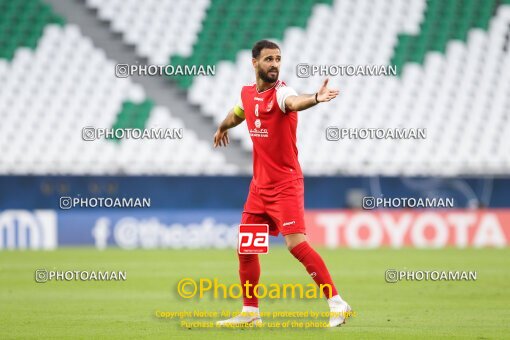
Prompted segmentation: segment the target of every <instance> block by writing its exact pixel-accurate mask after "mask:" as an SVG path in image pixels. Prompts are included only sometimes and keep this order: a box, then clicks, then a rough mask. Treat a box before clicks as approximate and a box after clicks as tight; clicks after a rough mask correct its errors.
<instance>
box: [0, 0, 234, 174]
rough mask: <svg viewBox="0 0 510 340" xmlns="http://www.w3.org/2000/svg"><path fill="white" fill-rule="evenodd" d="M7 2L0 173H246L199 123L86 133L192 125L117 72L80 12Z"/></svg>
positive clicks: (0, 61) (0, 76) (32, 1)
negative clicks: (158, 131) (164, 133)
mask: <svg viewBox="0 0 510 340" xmlns="http://www.w3.org/2000/svg"><path fill="white" fill-rule="evenodd" d="M56 3H57V5H62V4H63V2H56ZM66 4H71V3H70V2H66ZM75 5H76V6H82V8H83V9H84V10H85V6H83V5H80V4H78V3H76V4H75ZM0 8H1V9H2V12H1V16H0V27H2V29H1V30H0V32H1V33H0V42H1V44H2V51H3V54H2V55H3V58H0V83H1V84H2V86H1V87H0V119H1V120H2V121H3V122H4V124H1V125H0V148H1V149H2V150H3V152H2V162H0V173H5V174H123V173H125V174H214V173H235V172H236V171H237V170H236V169H237V168H236V167H235V165H234V164H232V163H228V162H226V161H225V159H224V157H223V156H222V154H221V153H217V152H214V151H213V150H212V147H211V141H210V140H208V141H207V142H206V141H201V140H199V139H198V137H197V135H196V134H195V133H194V132H193V131H191V130H187V131H186V132H187V133H186V134H185V138H184V139H183V140H182V141H179V142H168V141H164V140H150V141H146V142H145V141H144V142H140V141H136V140H135V141H133V140H131V141H130V140H123V141H122V143H109V142H107V141H102V140H99V141H94V142H86V141H83V140H82V132H83V131H82V129H83V128H84V127H87V126H96V127H111V126H116V127H145V126H146V127H149V128H152V127H154V128H156V127H170V128H183V127H184V124H183V123H182V121H181V120H179V119H178V118H175V117H174V116H173V115H172V114H171V113H170V112H169V111H168V109H167V108H166V107H163V106H161V105H159V106H158V105H156V102H153V101H152V100H151V99H149V98H148V97H147V96H146V95H145V91H144V88H143V87H141V86H140V85H138V84H135V83H133V82H132V80H131V79H119V78H116V77H115V76H114V69H115V67H114V66H115V65H114V63H113V62H112V61H111V60H109V59H107V58H106V56H105V53H104V51H103V50H101V49H100V48H97V47H95V46H94V45H93V43H92V41H91V40H90V39H89V38H88V37H87V36H85V35H82V33H81V31H80V29H79V28H78V27H77V26H76V25H74V24H73V23H72V22H71V21H72V20H71V21H70V22H67V20H66V21H65V20H63V19H62V17H60V16H59V15H57V14H55V12H53V11H52V9H51V8H50V7H49V6H47V5H46V4H44V3H42V2H40V1H38V0H29V1H24V2H2V3H1V7H0ZM74 10H76V8H74ZM39 14H42V15H41V17H39ZM18 23H21V24H18ZM32 24H33V25H32ZM27 75H29V76H27ZM191 151H193V152H191Z"/></svg>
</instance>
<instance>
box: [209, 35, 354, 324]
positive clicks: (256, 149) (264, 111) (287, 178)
mask: <svg viewBox="0 0 510 340" xmlns="http://www.w3.org/2000/svg"><path fill="white" fill-rule="evenodd" d="M252 57H253V59H252V64H253V68H254V70H255V76H256V82H255V83H254V84H252V85H247V86H244V87H243V88H242V90H241V97H240V99H239V102H238V103H237V104H236V105H235V106H234V107H233V109H232V110H230V112H229V113H228V115H227V117H226V118H225V120H224V121H223V122H222V123H221V125H220V126H219V128H218V130H217V131H216V133H215V135H214V146H215V147H217V146H227V144H228V143H229V138H228V130H229V129H230V128H233V127H235V126H237V125H239V124H240V123H242V122H243V121H244V120H246V123H247V125H248V131H249V133H250V136H251V139H252V142H253V179H252V181H251V184H250V191H249V194H248V198H247V200H246V203H245V205H244V210H243V214H242V221H241V223H243V224H268V225H269V234H270V235H273V236H277V235H278V234H279V233H281V234H282V235H283V236H284V238H285V243H286V245H287V248H288V249H289V251H290V252H291V253H292V255H293V256H294V257H295V258H296V259H297V260H298V261H300V262H301V263H302V264H303V265H304V266H305V268H306V271H307V272H308V273H309V274H310V276H311V277H312V278H313V280H314V281H315V282H316V283H317V285H319V287H322V288H323V293H324V296H325V297H329V298H328V300H327V302H328V305H329V308H330V312H331V313H330V320H329V325H330V326H331V327H335V326H339V325H341V324H343V323H344V322H345V318H346V317H347V316H348V315H349V312H350V311H351V308H350V306H349V305H348V304H347V303H346V302H345V301H344V300H342V298H341V297H340V296H339V295H338V292H337V290H336V288H335V285H334V283H333V280H332V279H331V276H330V274H329V271H328V269H327V267H326V265H325V264H324V261H323V260H322V258H321V256H320V255H319V254H318V253H317V252H316V251H315V250H314V249H313V248H312V247H311V246H310V244H309V243H308V241H307V239H306V236H305V234H306V229H305V222H304V185H303V174H302V172H301V167H300V165H299V162H298V150H297V147H296V127H297V118H298V117H297V111H302V110H306V109H308V108H310V107H312V106H315V105H317V104H319V103H322V102H328V101H330V100H332V99H334V98H335V97H336V96H337V95H338V92H339V91H338V90H333V89H330V88H328V87H327V85H328V80H327V79H326V80H325V81H324V83H323V84H322V86H321V88H320V89H319V91H318V92H317V93H314V94H302V95H298V94H297V93H296V92H295V91H294V90H293V89H292V88H290V87H288V86H286V85H285V83H284V82H282V81H280V80H278V75H279V70H280V62H281V53H280V48H279V47H278V45H276V44H275V43H273V42H271V41H268V40H261V41H259V42H257V43H256V44H255V46H254V47H253V49H252ZM238 257H239V276H240V279H241V285H243V287H246V286H245V283H246V282H247V281H248V283H249V285H247V287H246V289H244V288H243V310H242V312H241V314H239V315H237V316H235V317H233V318H231V319H228V320H223V321H218V323H217V324H218V325H219V326H233V325H240V324H249V323H253V324H254V325H260V324H261V322H262V321H261V318H260V314H259V308H258V299H257V297H256V296H255V294H254V287H255V286H256V285H257V284H258V282H259V277H260V264H259V258H258V255H257V254H238Z"/></svg>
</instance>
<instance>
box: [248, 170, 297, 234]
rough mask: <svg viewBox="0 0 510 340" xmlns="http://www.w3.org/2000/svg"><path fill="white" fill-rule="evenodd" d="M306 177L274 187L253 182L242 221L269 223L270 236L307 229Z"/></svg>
mask: <svg viewBox="0 0 510 340" xmlns="http://www.w3.org/2000/svg"><path fill="white" fill-rule="evenodd" d="M304 194H305V190H304V183H303V179H302V178H300V179H296V180H292V181H289V182H286V183H283V184H281V185H279V186H276V187H273V188H258V187H256V186H255V184H253V181H252V183H251V184H250V192H249V193H248V198H247V199H246V203H245V204H244V210H243V216H242V221H241V223H243V224H244V223H247V224H268V225H269V235H272V236H277V235H278V234H279V233H282V235H289V234H296V233H303V234H306V232H305V203H304V201H305V199H304V197H305V196H304Z"/></svg>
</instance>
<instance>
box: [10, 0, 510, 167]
mask: <svg viewBox="0 0 510 340" xmlns="http://www.w3.org/2000/svg"><path fill="white" fill-rule="evenodd" d="M76 5H77V6H88V7H89V8H91V9H94V10H96V11H97V15H98V16H99V18H100V19H102V20H106V21H107V22H108V23H109V25H110V28H111V30H112V31H113V32H116V33H119V34H120V39H122V41H123V42H124V43H125V44H128V45H132V46H134V48H135V53H136V54H137V55H138V56H140V57H143V58H147V60H148V62H149V63H153V64H172V65H184V64H187V65H200V64H204V65H210V64H214V65H216V75H215V76H214V77H200V76H198V77H194V78H193V77H175V78H174V79H173V81H174V84H175V85H176V86H179V87H180V88H182V89H185V90H186V91H187V92H186V93H187V100H188V101H189V102H190V103H192V104H194V105H197V107H198V108H199V111H200V113H201V114H203V115H204V116H205V117H209V118H210V119H211V120H213V121H214V122H215V123H216V124H217V123H219V122H220V121H221V120H222V119H223V118H224V116H225V114H226V112H227V111H228V110H229V109H230V108H231V107H232V105H233V104H234V103H235V101H236V100H237V98H238V96H239V92H240V89H241V86H242V85H244V84H246V83H250V82H252V81H253V79H254V74H253V69H252V67H251V52H250V48H251V46H252V44H253V43H254V42H255V41H256V40H258V39H262V38H268V39H273V40H275V41H276V42H278V43H280V45H281V47H282V53H283V59H282V68H281V72H280V78H281V79H283V80H284V81H286V82H287V84H288V85H289V86H292V87H294V88H295V89H296V90H297V91H298V92H300V93H314V92H315V91H317V89H318V87H319V86H320V83H321V82H322V80H323V79H324V77H325V76H312V77H308V78H303V77H301V78H300V77H298V75H297V74H296V66H297V65H298V64H300V63H307V64H309V65H367V64H368V65H396V66H397V71H398V75H397V76H365V77H349V76H336V77H332V78H331V81H330V84H331V85H332V86H336V87H338V88H339V89H340V91H341V95H340V97H339V98H337V99H336V100H334V101H332V102H330V103H328V104H321V105H318V106H317V107H315V108H313V109H310V110H308V111H305V112H302V113H300V114H299V119H300V123H299V130H298V140H299V145H298V146H299V149H300V161H301V163H302V166H303V169H304V171H305V173H306V174H315V175H338V174H348V175H368V176H371V175H422V176H427V175H431V176H456V175H508V174H510V152H508V145H510V117H509V114H510V52H509V50H510V49H509V48H508V45H509V42H508V41H509V36H510V0H502V1H497V0H411V1H407V0H389V1H371V0H335V1H326V0H324V1H319V0H306V1H299V2H298V1H291V0H285V1H279V2H272V1H269V0H264V1H255V2H245V1H241V0H235V1H227V0H197V1H186V0H162V1H157V0H148V1H136V0H123V1H121V0H110V1H99V0H86V1H84V2H77V3H76ZM114 64H115V61H113V60H108V59H107V58H106V56H105V54H104V51H102V50H101V49H99V48H97V47H95V46H94V44H93V42H92V41H91V40H90V39H89V38H88V37H86V36H84V35H83V34H82V33H81V32H80V29H79V28H78V27H77V26H75V25H72V24H68V23H66V22H65V20H64V19H63V18H61V17H60V16H58V15H56V14H55V13H54V12H53V11H52V9H51V8H50V7H49V6H48V5H46V4H44V3H43V2H41V1H39V0H25V1H19V2H18V1H16V2H12V1H7V0H0V80H1V84H2V87H1V88H0V118H2V121H3V122H4V124H1V125H0V148H1V149H2V150H5V152H4V153H3V155H2V159H1V162H0V173H3V174H10V173H21V174H22V173H38V174H86V173H94V174H123V173H128V174H206V173H213V174H215V173H221V174H230V173H239V171H240V170H239V168H238V167H237V166H236V165H234V164H230V163H228V162H227V161H226V159H225V157H223V155H222V154H219V153H217V152H215V151H213V150H212V148H211V146H210V145H209V144H208V143H205V142H203V141H202V140H208V139H210V136H201V135H200V136H197V135H196V134H195V133H194V132H193V126H186V129H185V137H184V138H183V140H180V141H170V142H168V141H150V142H144V143H138V142H137V141H134V140H123V141H121V142H114V141H107V140H101V141H95V142H84V141H83V140H82V139H81V128H82V127H84V126H88V125H90V126H103V127H115V128H120V127H172V128H175V127H179V126H183V123H182V121H180V119H179V118H176V117H175V114H172V113H171V112H170V111H169V110H168V108H166V107H162V106H158V105H157V104H156V103H154V102H153V101H152V100H151V98H148V97H147V96H146V94H145V91H144V89H143V87H141V86H140V85H138V84H135V83H133V82H132V81H130V80H129V79H118V78H115V76H114V72H113V69H114ZM50 96H51V98H50ZM330 126H336V127H341V128H396V127H400V128H425V129H427V138H426V139H415V140H413V139H410V140H377V139H364V140H359V139H358V140H355V139H344V140H340V141H336V142H335V141H328V140H326V138H325V132H326V129H327V128H328V127H330ZM231 136H233V138H234V139H235V140H238V141H240V142H241V145H242V147H243V149H244V150H245V152H246V153H250V152H251V141H250V139H249V135H248V133H247V131H246V127H245V125H244V124H243V125H241V126H240V127H238V128H236V129H234V130H233V131H232V133H231Z"/></svg>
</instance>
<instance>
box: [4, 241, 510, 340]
mask: <svg viewBox="0 0 510 340" xmlns="http://www.w3.org/2000/svg"><path fill="white" fill-rule="evenodd" d="M318 251H319V252H320V253H321V254H322V255H323V257H324V259H325V261H326V263H327V265H328V267H329V269H330V271H331V274H332V276H333V278H334V280H335V282H336V284H337V286H338V288H339V291H340V294H341V295H342V296H343V297H344V298H345V299H346V300H347V301H348V302H349V303H350V304H351V306H352V307H353V309H354V310H355V311H356V313H357V314H356V317H354V318H351V319H349V321H348V322H347V324H346V325H344V326H342V327H339V328H335V329H317V328H315V329H300V328H287V329H280V328H269V327H263V328H260V329H214V328H213V329H203V328H202V329H200V328H192V329H188V328H185V327H184V328H183V327H181V326H180V322H179V320H175V319H174V320H171V319H160V318H157V317H156V316H155V312H156V311H194V310H201V311H211V312H212V311H218V312H219V311H221V310H229V311H238V310H240V306H241V300H233V299H214V298H212V297H211V296H210V295H208V296H206V297H204V298H203V299H198V298H194V299H189V300H186V299H183V298H180V297H179V296H178V294H177V292H176V286H177V282H178V281H179V280H180V279H182V278H185V277H191V278H195V279H198V278H201V277H202V278H218V280H219V281H220V282H221V283H225V284H230V283H237V282H238V281H237V280H238V278H237V258H236V255H235V250H135V251H123V250H119V249H110V250H106V251H97V250H95V249H90V248H62V249H59V250H57V251H52V252H40V251H26V252H21V251H2V253H1V254H0V324H1V327H0V338H1V339H9V338H23V339H27V338H87V339H89V338H119V339H120V338H123V339H124V338H136V339H140V338H148V339H149V338H150V339H153V338H168V339H195V338H196V339H239V338H249V339H252V338H257V339H327V338H346V339H395V338H415V339H416V338H423V339H430V338H450V337H451V338H471V339H500V338H505V337H506V338H508V337H510V308H509V307H508V306H509V304H510V289H509V287H510V286H509V282H510V249H499V250H498V249H483V250H476V249H467V250H458V249H443V250H416V249H403V250H391V249H379V250H367V251H362V250H348V249H338V250H328V249H318ZM261 266H262V277H261V282H262V283H265V284H271V283H281V284H283V283H303V284H308V283H310V282H313V281H312V280H311V278H310V277H309V276H308V275H307V274H306V272H305V270H304V268H303V267H302V266H301V264H300V263H299V262H297V261H296V260H295V259H294V258H293V257H292V256H291V255H290V254H289V253H288V251H287V250H286V249H285V248H283V247H277V246H275V247H272V248H271V249H270V253H269V254H268V255H261ZM42 268H45V269H48V270H52V269H54V270H96V271H97V270H116V271H118V270H125V271H126V272H127V280H126V281H124V282H122V281H111V282H99V281H96V282H94V281H92V282H90V281H71V282H62V281H52V282H47V283H36V282H35V280H34V271H35V270H36V269H42ZM390 268H395V269H408V270H476V271H477V273H478V277H477V280H476V281H474V282H473V281H468V282H452V281H450V282H432V281H421V282H416V281H415V282H399V283H393V284H392V283H386V282H385V280H384V272H385V270H386V269H390ZM260 308H261V311H263V312H272V311H311V310H312V311H323V312H326V311H327V310H328V309H327V305H326V302H325V301H323V300H320V299H316V300H306V299H303V300H300V299H281V300H268V299H266V300H264V301H261V303H260ZM188 320H189V319H188ZM193 320H201V321H209V320H210V321H216V320H211V319H193ZM279 320H282V319H279ZM285 320H287V321H293V320H295V321H304V320H300V319H283V321H285ZM322 320H324V321H325V320H326V319H322ZM263 321H264V322H265V323H269V322H272V321H275V320H272V319H267V318H266V319H264V320H263Z"/></svg>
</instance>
